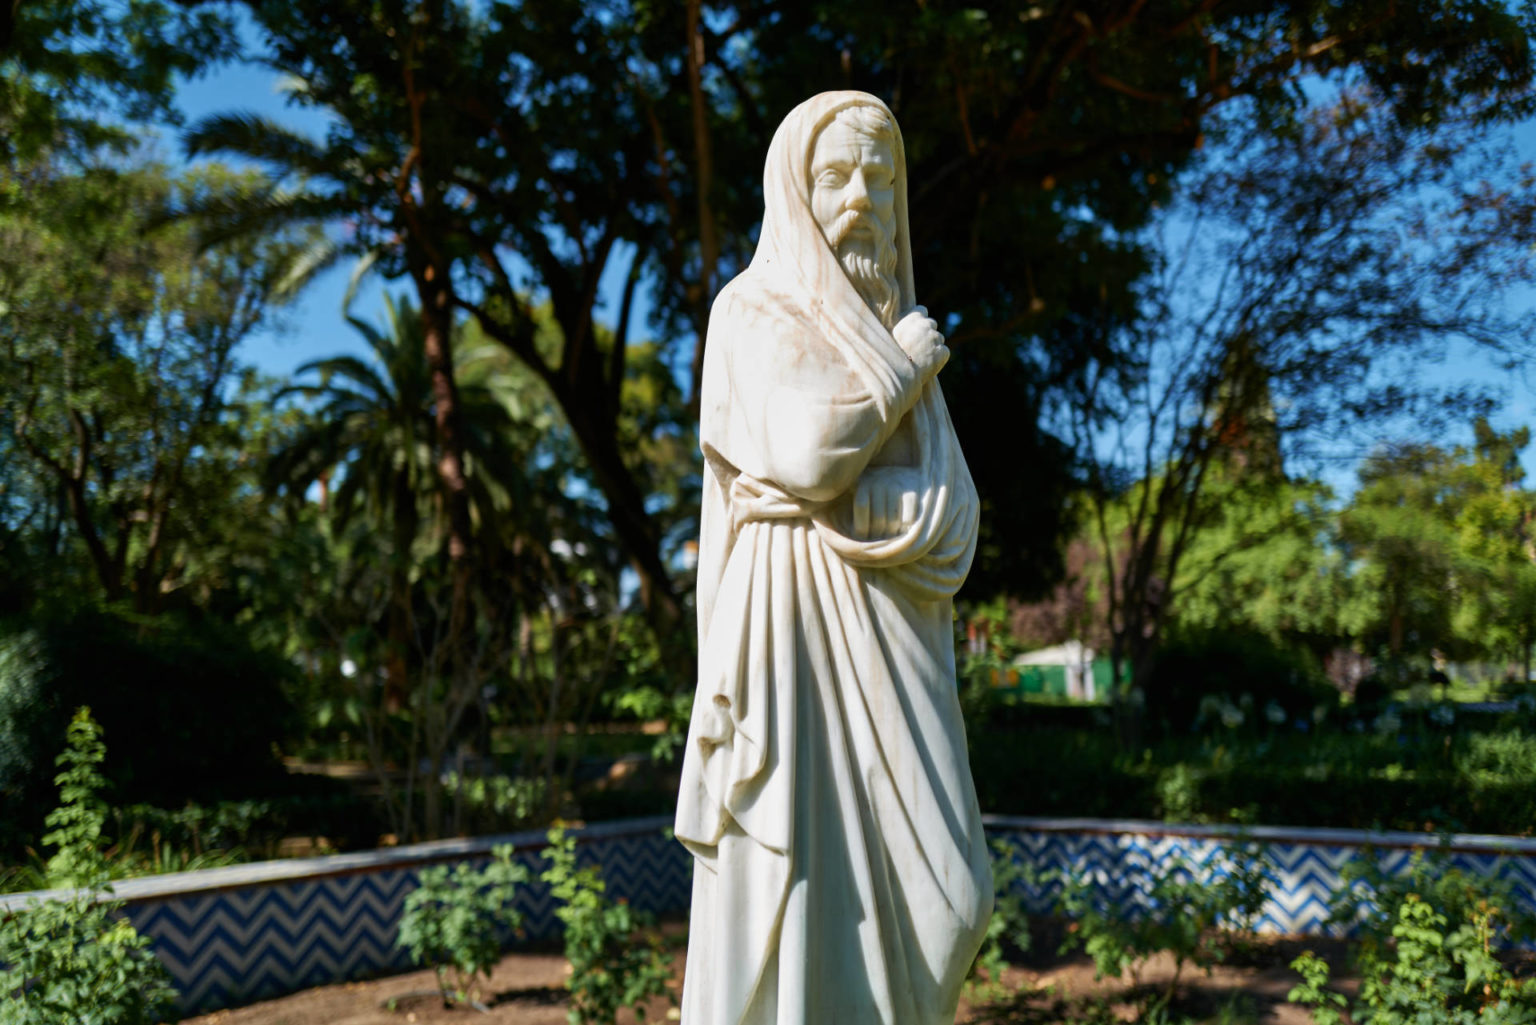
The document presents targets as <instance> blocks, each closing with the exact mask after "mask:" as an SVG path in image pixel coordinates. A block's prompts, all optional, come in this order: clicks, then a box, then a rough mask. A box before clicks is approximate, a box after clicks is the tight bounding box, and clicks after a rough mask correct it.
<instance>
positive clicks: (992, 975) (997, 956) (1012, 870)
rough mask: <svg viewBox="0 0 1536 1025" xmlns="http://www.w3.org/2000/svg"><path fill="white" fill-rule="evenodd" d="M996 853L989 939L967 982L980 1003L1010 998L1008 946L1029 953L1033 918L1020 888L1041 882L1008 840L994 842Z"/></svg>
mask: <svg viewBox="0 0 1536 1025" xmlns="http://www.w3.org/2000/svg"><path fill="white" fill-rule="evenodd" d="M992 852H993V857H992V886H993V889H994V890H996V897H995V898H994V900H993V904H992V917H991V919H990V920H989V921H988V922H987V936H986V939H985V940H984V941H983V942H982V945H981V950H980V951H979V952H978V953H977V954H976V960H975V961H974V962H973V963H972V964H971V972H970V975H969V976H968V977H967V978H966V989H967V990H968V992H969V995H970V996H971V998H972V999H980V1000H1001V999H1003V998H1004V997H1006V996H1008V995H1009V993H1008V987H1006V986H1004V985H1003V972H1004V970H1005V969H1007V967H1008V960H1007V958H1006V957H1005V956H1004V953H1005V951H1004V944H1012V945H1013V946H1014V948H1015V949H1017V950H1019V951H1026V950H1028V949H1029V916H1028V915H1026V914H1025V912H1024V898H1022V897H1020V896H1019V894H1018V892H1017V891H1018V886H1019V884H1021V883H1022V884H1028V883H1033V882H1037V881H1038V876H1037V875H1036V874H1035V872H1034V871H1033V869H1032V868H1031V867H1030V866H1026V865H1025V864H1023V863H1022V862H1021V861H1020V860H1019V859H1018V857H1017V855H1016V852H1015V851H1014V848H1013V845H1012V844H1011V843H1009V842H1008V841H1007V840H993V841H992Z"/></svg>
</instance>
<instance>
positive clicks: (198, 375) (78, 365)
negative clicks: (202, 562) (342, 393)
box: [0, 159, 305, 612]
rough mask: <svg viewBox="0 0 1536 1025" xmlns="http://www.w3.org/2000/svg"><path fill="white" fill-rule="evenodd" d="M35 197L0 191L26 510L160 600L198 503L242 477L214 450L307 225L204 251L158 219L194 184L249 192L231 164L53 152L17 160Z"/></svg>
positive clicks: (137, 600) (117, 581)
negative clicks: (244, 355)
mask: <svg viewBox="0 0 1536 1025" xmlns="http://www.w3.org/2000/svg"><path fill="white" fill-rule="evenodd" d="M3 185H4V187H5V189H7V190H25V195H26V196H27V202H26V204H25V205H20V204H17V205H13V206H4V207H0V253H3V254H4V256H3V257H0V304H3V306H4V307H5V310H6V317H5V320H4V322H3V324H0V347H3V351H4V353H5V357H6V365H7V367H8V373H7V374H6V376H5V380H4V381H3V382H0V410H3V417H4V423H5V426H6V431H7V433H8V434H9V435H10V439H9V443H10V444H12V445H14V447H15V450H16V451H17V453H18V454H22V455H24V456H25V459H26V461H27V462H28V464H29V466H30V469H29V471H25V472H18V473H16V474H15V475H14V476H11V475H9V474H8V478H9V479H8V483H9V484H10V485H11V486H13V487H18V488H25V489H28V490H33V489H39V488H40V489H42V490H41V491H40V492H37V491H34V493H33V494H32V496H31V497H30V498H27V499H24V500H23V501H24V502H25V503H26V504H27V506H28V507H29V510H30V511H29V513H28V514H27V515H28V518H29V519H30V520H31V522H32V523H34V524H37V525H38V526H39V527H40V528H41V529H42V530H43V531H44V533H45V534H51V535H52V536H53V538H54V540H52V541H47V542H45V544H47V545H49V546H51V547H53V548H54V549H55V550H58V549H60V548H61V547H62V540H63V539H64V538H65V537H66V536H67V537H68V541H69V545H70V546H71V547H73V546H78V548H77V550H78V551H80V552H82V553H83V554H84V555H85V556H86V557H87V565H88V566H89V570H88V572H89V573H90V574H91V576H92V577H93V578H94V587H95V588H96V589H97V591H98V592H99V593H100V594H101V595H102V597H104V598H106V599H107V600H109V601H115V600H118V599H128V600H131V602H132V603H133V605H134V606H135V608H137V609H138V610H140V611H144V612H153V611H155V610H156V609H158V608H159V607H160V606H161V605H162V603H163V602H164V601H165V600H166V598H167V596H168V595H170V594H171V593H172V592H174V591H175V590H177V589H178V588H181V587H183V586H185V585H186V583H187V578H186V575H185V574H186V570H187V567H188V566H189V565H190V564H191V563H192V562H193V561H195V557H196V553H195V547H196V546H195V545H193V544H191V540H192V538H193V537H194V536H195V535H197V534H198V532H199V531H200V530H201V529H202V525H203V524H202V522H201V521H200V520H199V518H198V517H196V516H193V515H192V509H191V507H190V506H191V503H193V502H194V501H195V500H196V497H197V495H198V492H199V489H200V488H201V487H202V486H203V485H205V484H215V485H216V482H217V481H218V480H220V479H222V478H228V477H233V476H234V474H233V473H232V472H231V469H230V467H229V466H227V465H225V466H223V467H221V468H220V469H210V468H209V467H208V466H207V465H206V464H208V463H209V462H210V461H213V460H215V459H219V458H223V457H233V458H238V453H233V452H231V451H230V450H229V449H227V448H224V447H221V446H220V445H219V444H217V440H218V439H217V436H218V434H219V432H220V431H222V430H223V428H224V427H225V426H226V425H227V423H228V422H229V420H230V419H231V418H232V416H234V415H235V412H236V411H235V410H234V409H233V407H232V404H231V392H232V390H233V389H234V388H235V387H236V386H237V384H238V364H237V363H236V360H235V352H236V349H237V347H238V346H239V344H240V342H241V341H242V340H243V339H244V338H245V337H247V336H248V335H249V334H250V332H251V331H253V330H255V329H256V327H257V326H258V325H261V324H264V323H267V322H268V321H270V319H271V318H272V316H273V312H272V304H273V301H274V296H275V293H276V291H277V288H278V285H279V283H280V282H281V280H282V278H283V277H284V275H285V274H286V273H287V269H288V266H289V264H290V262H291V260H292V259H293V258H294V256H295V254H296V253H297V252H299V251H300V250H301V249H302V248H303V246H304V244H305V243H304V240H303V239H302V237H299V236H296V235H294V234H293V233H283V234H279V235H277V236H273V237H270V238H261V239H254V238H253V239H244V240H240V241H238V242H231V243H228V244H224V245H220V246H217V247H213V248H210V249H205V250H199V249H198V248H197V247H196V246H195V244H194V241H193V239H192V237H191V234H190V232H189V231H188V230H187V229H186V228H185V227H181V228H176V227H157V226H156V218H157V217H159V216H160V215H161V214H163V212H164V211H165V209H166V208H167V207H168V206H170V205H172V204H173V203H176V202H184V201H186V200H187V199H189V198H192V197H208V196H217V197H225V198H228V197H231V196H237V195H245V194H248V193H249V191H250V190H251V189H252V188H253V187H254V182H253V181H252V179H251V178H249V177H245V176H242V175H238V174H234V173H232V172H229V171H227V170H225V169H222V168H219V167H216V166H215V167H208V168H203V169H200V170H197V171H194V172H189V173H188V174H185V175H182V176H175V175H172V174H171V173H170V172H169V171H168V170H167V169H166V168H164V167H163V166H161V165H157V164H154V163H151V162H143V161H141V162H139V163H134V164H129V165H126V166H114V165H110V164H91V165H87V166H86V167H84V168H83V169H81V170H78V171H75V170H71V169H70V168H69V167H68V166H67V164H66V163H61V162H59V161H55V160H51V159H43V160H40V161H38V162H36V163H33V164H31V165H28V166H26V167H24V168H22V169H20V170H19V171H13V172H9V173H6V174H5V176H4V179H3Z"/></svg>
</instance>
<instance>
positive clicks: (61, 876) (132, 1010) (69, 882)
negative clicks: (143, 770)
mask: <svg viewBox="0 0 1536 1025" xmlns="http://www.w3.org/2000/svg"><path fill="white" fill-rule="evenodd" d="M101 732H102V731H101V728H100V727H99V726H97V725H96V723H95V721H94V720H93V719H92V718H91V715H90V710H89V709H86V708H81V709H79V710H78V711H77V712H76V714H75V717H74V719H73V720H72V721H71V723H70V728H69V737H68V742H67V744H66V746H65V749H64V751H63V752H62V753H61V754H60V755H59V758H58V764H59V766H60V768H61V769H62V771H61V772H60V773H59V775H58V777H57V780H58V784H59V797H60V804H59V806H58V807H57V808H56V809H54V811H52V812H50V813H49V815H48V825H49V827H50V830H51V831H50V832H49V834H48V835H47V837H46V838H45V839H46V841H47V842H48V843H49V844H51V845H53V846H54V847H55V848H56V851H55V853H54V855H53V857H51V858H50V859H49V860H48V866H47V883H48V885H50V886H54V887H60V888H66V889H68V890H70V891H71V892H70V893H69V894H68V895H67V896H65V897H63V898H59V899H53V900H46V901H41V902H33V903H32V904H30V905H29V906H28V907H26V908H23V909H21V910H18V911H15V912H13V913H12V914H11V915H9V916H8V917H4V918H0V966H4V967H3V968H0V1025H57V1023H59V1022H89V1023H90V1025H150V1023H152V1022H155V1021H159V1020H160V1017H161V1015H162V1014H163V1013H165V1012H166V1011H167V1009H168V1007H169V1004H170V1001H171V1000H172V999H173V998H174V997H175V991H173V990H172V989H171V988H170V986H169V984H168V982H169V979H168V976H167V974H166V971H165V968H164V966H162V965H161V964H160V962H159V961H157V960H156V959H155V957H154V955H153V954H152V953H151V952H150V941H149V939H148V937H144V936H140V935H139V934H138V933H137V932H136V931H135V930H134V928H133V926H132V925H131V924H130V923H129V922H128V920H127V919H126V918H124V917H122V916H121V915H120V912H121V909H122V902H121V901H112V900H109V899H107V898H108V895H109V894H110V893H111V889H110V887H108V886H107V868H106V862H105V859H104V858H103V856H102V853H101V833H102V826H103V824H104V821H105V817H106V806H105V804H104V803H103V802H102V800H101V797H100V792H101V789H102V786H103V780H102V777H101V775H100V773H99V772H98V771H97V766H98V765H99V764H100V763H101V762H102V760H103V758H104V757H105V755H106V748H105V746H104V745H103V744H102V741H101Z"/></svg>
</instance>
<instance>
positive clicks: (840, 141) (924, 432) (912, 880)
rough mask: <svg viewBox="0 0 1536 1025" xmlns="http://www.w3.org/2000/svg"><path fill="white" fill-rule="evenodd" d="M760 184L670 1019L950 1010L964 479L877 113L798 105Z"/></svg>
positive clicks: (962, 894)
mask: <svg viewBox="0 0 1536 1025" xmlns="http://www.w3.org/2000/svg"><path fill="white" fill-rule="evenodd" d="M764 197H765V206H766V211H765V214H764V218H763V230H762V235H761V241H760V242H759V245H758V249H757V253H756V255H755V257H754V258H753V261H752V264H751V266H750V267H749V268H748V269H747V270H746V271H745V272H744V273H743V274H742V275H741V276H740V277H738V278H737V279H736V280H734V281H732V282H731V283H730V284H729V285H728V286H726V288H725V289H723V290H722V291H721V293H720V295H719V297H718V298H717V299H716V300H715V304H714V308H713V310H712V312H711V316H710V323H709V334H708V345H707V349H706V355H705V367H704V387H703V396H702V409H701V413H700V437H701V443H702V447H703V450H704V456H705V464H706V470H705V480H704V496H703V516H702V523H701V526H700V550H699V580H698V609H699V650H700V660H699V661H700V670H699V671H700V677H699V683H698V693H697V697H696V700H695V703H694V718H693V722H692V724H691V729H690V732H689V738H688V745H687V748H686V751H685V754H684V761H683V776H682V788H681V791H680V793H679V797H678V813H677V825H676V829H677V836H678V838H679V839H680V840H682V841H683V842H684V843H685V844H686V845H687V846H688V848H689V850H690V851H692V853H693V854H694V856H695V859H696V863H695V871H694V895H693V907H692V920H691V925H690V930H689V950H688V965H687V975H686V980H685V985H684V994H683V1011H682V1016H683V1022H684V1025H741V1023H750V1025H762V1023H779V1025H866V1023H868V1025H874V1023H884V1025H897V1023H899V1025H932V1023H939V1022H944V1023H948V1022H952V1021H953V1020H954V1014H955V1005H956V1002H957V1000H958V997H959V991H960V986H961V984H962V982H963V980H964V977H965V974H966V971H967V969H968V968H969V966H970V963H971V960H972V958H973V957H974V956H975V952H976V950H977V948H978V946H979V945H980V942H981V939H982V936H983V933H984V931H985V928H986V924H987V919H988V916H989V914H990V911H991V907H992V878H991V871H990V866H989V859H988V852H987V846H986V837H985V835H984V833H983V828H982V822H981V815H980V810H979V809H978V807H977V804H976V794H975V788H974V785H973V784H972V781H971V775H970V768H969V765H968V763H967V760H966V746H965V735H964V729H963V726H962V723H961V717H960V707H959V701H958V697H957V693H956V687H955V662H954V636H953V625H952V618H953V615H952V604H951V598H952V596H953V594H954V593H955V591H956V590H957V589H958V588H959V587H960V584H961V583H962V581H963V580H964V579H965V575H966V573H967V572H968V570H969V568H970V564H971V558H972V555H973V553H974V551H975V544H976V518H977V498H976V492H975V488H974V486H973V485H972V483H971V477H970V473H969V471H968V470H967V469H966V465H965V459H964V457H963V456H962V455H961V452H960V448H959V445H958V443H957V441H956V439H955V433H954V428H953V426H952V425H951V423H950V418H949V412H948V409H947V408H946V406H945V404H944V397H943V394H942V392H941V391H940V389H939V386H938V382H937V381H936V379H935V377H936V375H937V374H938V372H939V371H940V369H942V368H943V366H944V364H945V361H946V360H947V359H948V356H949V352H948V349H947V348H946V347H945V345H944V340H943V337H942V336H941V335H940V333H939V331H938V326H937V324H935V323H934V321H933V320H932V319H930V318H929V317H928V314H927V311H926V310H924V309H923V308H922V307H921V306H919V305H918V304H917V302H916V295H915V291H914V286H913V274H912V259H911V245H910V240H909V236H908V221H907V181H906V166H905V156H904V153H903V150H902V144H901V135H900V131H899V129H898V128H897V127H896V124H895V119H894V118H893V117H892V116H891V114H890V111H889V110H888V109H887V108H886V107H885V105H884V104H883V103H881V102H880V101H879V100H878V99H876V98H875V97H873V96H869V95H867V94H864V93H855V92H839V93H823V94H821V95H819V96H815V97H813V98H812V99H810V100H808V101H806V102H805V103H803V104H801V105H800V106H799V107H797V108H796V109H795V110H794V111H792V112H791V113H790V114H789V116H788V117H786V118H785V120H784V122H783V124H781V125H780V126H779V129H778V131H777V132H776V133H775V135H774V138H773V142H772V144H771V145H770V147H769V151H768V160H767V166H766V169H765V172H764Z"/></svg>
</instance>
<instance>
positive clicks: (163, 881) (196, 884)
mask: <svg viewBox="0 0 1536 1025" xmlns="http://www.w3.org/2000/svg"><path fill="white" fill-rule="evenodd" d="M671 826H672V816H670V815H655V816H647V817H645V818H634V819H617V820H614V821H610V822H599V823H594V824H593V825H590V826H581V827H572V828H571V829H570V830H569V832H570V834H571V835H572V836H574V837H576V839H577V842H578V843H579V842H582V841H585V840H603V839H609V838H612V837H620V836H632V835H634V834H637V833H650V832H660V831H661V830H663V829H670V828H671ZM546 833H547V830H543V829H532V830H524V831H522V832H518V833H498V834H494V835H491V836H475V837H457V838H453V839H448V840H432V841H429V842H427V843H417V844H407V845H405V846H401V847H381V848H378V849H375V850H371V851H356V852H353V853H351V854H327V855H321V856H319V857H313V858H286V859H282V860H279V861H256V862H251V863H250V864H246V865H229V866H226V867H224V868H203V869H196V870H194V871H191V872H171V873H167V874H165V875H158V876H139V877H137V878H134V879H120V880H117V881H115V882H113V883H112V899H115V900H125V901H131V902H139V901H150V900H157V899H160V898H165V897H185V896H188V895H191V894H199V893H213V892H218V891H221V890H237V889H242V888H244V887H247V886H269V885H273V884H282V883H288V882H294V883H296V882H304V881H307V880H310V879H321V878H326V877H329V876H341V875H353V874H356V873H361V872H379V871H384V870H388V869H401V868H415V867H417V866H425V865H435V864H439V863H442V862H455V861H462V860H464V859H466V858H473V857H477V856H481V855H487V854H489V853H490V852H491V848H492V847H495V846H497V845H499V844H507V843H509V844H512V845H513V846H514V847H516V848H517V849H518V850H519V851H530V850H542V849H543V848H545V847H546V846H548V843H549V841H548V840H547V839H546V838H545V834H546ZM70 892H71V891H68V890H31V891H27V892H25V893H8V894H0V914H4V913H6V912H9V911H13V910H17V909H20V908H24V907H26V906H27V905H28V904H30V903H32V902H34V901H41V900H47V899H49V898H53V897H64V896H67V895H68V894H69V893H70Z"/></svg>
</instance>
